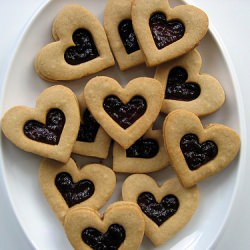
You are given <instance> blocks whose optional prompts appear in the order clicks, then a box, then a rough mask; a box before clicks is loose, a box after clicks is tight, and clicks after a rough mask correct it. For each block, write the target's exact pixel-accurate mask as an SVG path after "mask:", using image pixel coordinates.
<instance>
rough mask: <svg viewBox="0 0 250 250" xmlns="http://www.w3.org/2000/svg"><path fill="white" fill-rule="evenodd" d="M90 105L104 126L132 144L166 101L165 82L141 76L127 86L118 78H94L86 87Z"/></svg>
mask: <svg viewBox="0 0 250 250" xmlns="http://www.w3.org/2000/svg"><path fill="white" fill-rule="evenodd" d="M84 96H85V100H86V103H87V106H88V108H89V110H90V112H91V113H92V114H93V116H94V117H95V119H96V120H97V121H98V122H99V123H100V125H101V126H102V127H103V128H104V130H105V131H106V132H107V133H108V134H109V135H110V136H111V137H112V138H113V139H114V140H115V141H116V142H117V143H119V144H120V145H121V146H122V147H123V148H125V149H127V148H129V147H130V146H131V145H132V144H133V143H135V142H136V141H137V140H138V139H139V138H140V137H141V136H143V134H144V133H145V132H146V131H147V130H148V129H149V128H150V127H151V125H152V123H153V122H154V121H155V120H156V118H157V116H158V114H159V111H160V108H161V105H162V101H163V90H162V86H161V83H160V82H159V81H157V80H155V79H153V78H146V77H139V78H136V79H133V80H132V81H130V82H129V83H128V84H127V85H126V86H125V87H124V88H123V87H122V86H121V85H120V84H119V83H118V82H117V81H115V80H114V79H112V78H109V77H105V76H100V77H95V78H92V79H91V80H90V81H89V82H88V83H87V85H86V87H85V89H84Z"/></svg>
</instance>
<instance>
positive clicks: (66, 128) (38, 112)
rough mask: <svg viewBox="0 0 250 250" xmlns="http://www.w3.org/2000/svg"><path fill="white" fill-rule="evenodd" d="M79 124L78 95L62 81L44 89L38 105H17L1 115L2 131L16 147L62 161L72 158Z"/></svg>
mask: <svg viewBox="0 0 250 250" xmlns="http://www.w3.org/2000/svg"><path fill="white" fill-rule="evenodd" d="M79 126H80V111H79V105H78V101H77V99H76V96H75V94H74V93H73V92H72V91H71V90H70V89H69V88H66V87H64V86H60V85H58V86H53V87H50V88H47V89H45V90H44V91H43V92H42V93H41V94H40V96H39V97H38V99H37V102H36V108H34V109H33V108H29V107H25V106H16V107H13V108H11V109H10V110H8V111H7V112H6V113H5V114H4V117H3V119H2V130H3V133H4V134H5V136H6V137H7V138H8V139H9V140H10V141H11V142H13V143H14V144H15V145H16V146H17V147H19V148H21V149H23V150H24V151H27V152H31V153H34V154H37V155H40V156H43V157H46V158H51V159H54V160H57V161H60V162H67V161H68V160H69V158H70V154H71V152H72V149H73V146H74V144H75V141H76V137H77V134H78V131H79Z"/></svg>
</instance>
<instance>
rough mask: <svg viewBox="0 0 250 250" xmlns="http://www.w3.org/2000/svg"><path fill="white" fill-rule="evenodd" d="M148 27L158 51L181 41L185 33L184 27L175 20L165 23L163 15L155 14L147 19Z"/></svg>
mask: <svg viewBox="0 0 250 250" xmlns="http://www.w3.org/2000/svg"><path fill="white" fill-rule="evenodd" d="M149 26H150V29H151V32H152V35H153V38H154V41H155V45H156V47H157V48H158V49H163V48H164V47H166V46H168V45H170V44H171V43H174V42H176V41H177V40H179V39H181V38H182V37H183V35H184V33H185V27H184V25H183V24H182V23H181V22H180V21H177V20H173V21H167V19H166V16H165V14H163V13H160V12H157V13H154V14H153V15H152V16H151V17H150V19H149Z"/></svg>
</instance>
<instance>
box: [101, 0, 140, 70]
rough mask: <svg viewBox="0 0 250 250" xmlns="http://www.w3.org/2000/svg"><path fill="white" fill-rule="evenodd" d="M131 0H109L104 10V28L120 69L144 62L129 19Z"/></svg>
mask: <svg viewBox="0 0 250 250" xmlns="http://www.w3.org/2000/svg"><path fill="white" fill-rule="evenodd" d="M131 5H132V0H123V1H117V0H109V1H108V3H107V5H106V8H105V12H104V28H105V31H106V33H107V36H108V39H109V42H110V46H111V48H112V51H113V53H114V55H115V58H116V60H117V62H118V64H119V67H120V69H121V70H126V69H128V68H131V67H134V66H137V65H139V64H142V63H143V62H144V56H143V54H142V52H141V50H140V48H139V45H138V42H137V39H136V36H135V33H134V29H133V25H132V20H131Z"/></svg>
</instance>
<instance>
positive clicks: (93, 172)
mask: <svg viewBox="0 0 250 250" xmlns="http://www.w3.org/2000/svg"><path fill="white" fill-rule="evenodd" d="M39 181H40V186H41V189H42V191H43V193H44V195H45V197H46V198H47V200H48V202H49V204H50V206H51V207H52V209H53V210H54V212H55V213H56V215H57V217H58V218H59V220H60V221H61V222H62V223H63V221H64V217H65V215H66V214H67V212H68V211H69V209H70V208H72V207H78V208H79V207H86V206H88V207H93V208H95V209H100V208H101V207H102V206H103V205H104V204H105V203H106V202H107V200H108V199H109V198H110V196H111V195H112V193H113V191H114V188H115V184H116V177H115V174H114V172H113V171H112V170H111V169H110V168H108V167H105V166H104V165H101V164H89V165H86V166H84V167H82V168H81V169H79V168H78V167H77V166H76V164H75V162H74V161H73V159H70V160H69V161H68V162H67V163H66V164H62V163H59V162H56V161H53V160H49V159H44V160H43V161H42V162H41V164H40V169H39Z"/></svg>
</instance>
